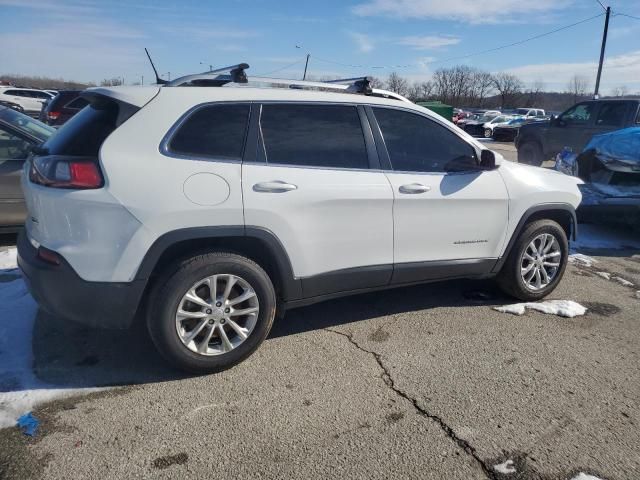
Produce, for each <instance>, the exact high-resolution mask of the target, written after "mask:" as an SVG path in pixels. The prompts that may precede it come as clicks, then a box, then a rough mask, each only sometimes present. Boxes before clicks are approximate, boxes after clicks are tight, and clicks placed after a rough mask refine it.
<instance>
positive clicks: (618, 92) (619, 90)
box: [611, 85, 629, 97]
mask: <svg viewBox="0 0 640 480" xmlns="http://www.w3.org/2000/svg"><path fill="white" fill-rule="evenodd" d="M628 94H629V89H628V88H627V86H626V85H621V86H619V87H615V88H614V89H613V90H611V96H613V97H626V96H627V95H628Z"/></svg>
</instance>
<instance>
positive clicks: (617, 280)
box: [611, 277, 635, 287]
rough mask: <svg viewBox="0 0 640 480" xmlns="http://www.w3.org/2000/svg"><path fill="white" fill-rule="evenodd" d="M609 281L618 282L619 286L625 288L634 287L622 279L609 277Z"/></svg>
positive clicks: (631, 283)
mask: <svg viewBox="0 0 640 480" xmlns="http://www.w3.org/2000/svg"><path fill="white" fill-rule="evenodd" d="M611 280H613V281H614V282H618V283H619V284H620V285H623V286H625V287H634V286H635V285H634V284H633V282H630V281H629V280H625V279H624V278H622V277H611Z"/></svg>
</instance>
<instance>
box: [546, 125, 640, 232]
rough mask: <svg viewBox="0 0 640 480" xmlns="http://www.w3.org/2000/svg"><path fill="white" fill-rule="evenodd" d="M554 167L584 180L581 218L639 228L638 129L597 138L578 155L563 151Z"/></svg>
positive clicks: (617, 131) (639, 132)
mask: <svg viewBox="0 0 640 480" xmlns="http://www.w3.org/2000/svg"><path fill="white" fill-rule="evenodd" d="M555 168H556V170H558V171H560V172H563V173H566V174H567V175H573V176H576V177H580V178H581V179H582V180H584V182H585V183H584V185H580V190H581V191H582V193H583V199H582V203H581V204H580V210H581V212H582V214H583V215H586V216H589V215H593V214H604V218H606V219H607V220H609V221H611V220H615V221H617V222H623V223H626V224H629V225H633V226H635V227H640V127H630V128H625V129H622V130H616V131H613V132H609V133H603V134H601V135H596V136H594V137H593V138H592V139H591V140H590V141H589V143H588V144H587V145H586V147H585V148H584V150H583V151H582V152H581V153H580V154H578V155H576V154H575V153H574V152H572V151H571V150H570V149H569V148H565V149H563V150H562V151H561V152H560V153H559V154H558V155H557V157H556V167H555Z"/></svg>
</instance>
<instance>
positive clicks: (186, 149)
mask: <svg viewBox="0 0 640 480" xmlns="http://www.w3.org/2000/svg"><path fill="white" fill-rule="evenodd" d="M248 123H249V104H235V103H234V104H218V105H208V106H206V107H202V108H199V109H198V110H196V111H195V112H193V113H192V114H191V115H190V116H189V117H188V118H187V119H186V120H185V121H183V122H182V124H181V125H180V126H179V127H178V130H177V131H176V132H175V133H174V134H173V136H172V137H171V140H170V141H169V144H168V147H167V149H168V150H169V151H170V152H172V153H177V154H179V155H184V156H186V157H191V156H192V157H207V158H220V159H231V160H239V159H241V158H242V150H243V146H244V137H245V134H246V131H247V125H248Z"/></svg>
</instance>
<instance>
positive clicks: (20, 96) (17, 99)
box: [0, 86, 53, 118]
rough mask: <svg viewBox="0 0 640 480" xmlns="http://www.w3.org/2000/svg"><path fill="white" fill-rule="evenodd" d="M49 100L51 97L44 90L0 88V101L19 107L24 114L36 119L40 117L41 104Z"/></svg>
mask: <svg viewBox="0 0 640 480" xmlns="http://www.w3.org/2000/svg"><path fill="white" fill-rule="evenodd" d="M51 98H53V95H51V94H50V93H48V92H45V91H44V90H37V89H34V88H18V87H7V86H0V100H4V101H6V102H11V103H15V104H17V105H20V106H21V107H22V109H23V110H24V113H26V114H27V115H30V116H32V117H36V118H37V117H38V115H40V110H42V104H43V103H44V102H45V101H46V100H50V99H51Z"/></svg>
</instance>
